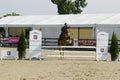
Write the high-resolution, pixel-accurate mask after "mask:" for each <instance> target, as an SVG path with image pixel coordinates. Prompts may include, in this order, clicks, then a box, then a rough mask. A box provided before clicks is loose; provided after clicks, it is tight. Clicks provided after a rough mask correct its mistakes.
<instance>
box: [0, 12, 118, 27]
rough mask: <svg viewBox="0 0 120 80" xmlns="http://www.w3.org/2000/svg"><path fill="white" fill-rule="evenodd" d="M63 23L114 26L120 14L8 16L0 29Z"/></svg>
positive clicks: (0, 23) (77, 25) (1, 21)
mask: <svg viewBox="0 0 120 80" xmlns="http://www.w3.org/2000/svg"><path fill="white" fill-rule="evenodd" d="M64 23H68V25H70V26H72V27H84V26H85V27H91V26H94V25H97V24H98V25H100V24H102V25H106V24H112V25H115V24H120V14H79V15H35V16H8V17H5V18H2V19H0V27H6V26H7V27H33V26H34V27H61V26H63V25H64Z"/></svg>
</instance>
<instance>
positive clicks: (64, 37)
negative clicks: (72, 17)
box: [58, 23, 71, 56]
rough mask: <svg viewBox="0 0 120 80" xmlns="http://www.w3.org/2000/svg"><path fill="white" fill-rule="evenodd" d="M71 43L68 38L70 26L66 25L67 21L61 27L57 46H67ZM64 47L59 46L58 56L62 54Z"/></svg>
mask: <svg viewBox="0 0 120 80" xmlns="http://www.w3.org/2000/svg"><path fill="white" fill-rule="evenodd" d="M70 44H71V38H70V27H68V25H67V23H65V24H64V26H63V27H62V28H61V34H60V36H59V39H58V46H67V45H70ZM64 49H65V48H62V47H60V48H59V51H60V56H62V55H63V56H64Z"/></svg>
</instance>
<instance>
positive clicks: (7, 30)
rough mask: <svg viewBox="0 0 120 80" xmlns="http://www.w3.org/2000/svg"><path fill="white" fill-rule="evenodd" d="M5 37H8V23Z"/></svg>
mask: <svg viewBox="0 0 120 80" xmlns="http://www.w3.org/2000/svg"><path fill="white" fill-rule="evenodd" d="M5 37H8V27H7V25H6V26H5Z"/></svg>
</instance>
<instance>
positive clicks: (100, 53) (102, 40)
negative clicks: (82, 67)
mask: <svg viewBox="0 0 120 80" xmlns="http://www.w3.org/2000/svg"><path fill="white" fill-rule="evenodd" d="M96 47H97V48H96V60H99V59H103V60H107V54H108V33H106V32H99V33H97V44H96Z"/></svg>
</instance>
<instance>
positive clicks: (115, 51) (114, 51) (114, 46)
mask: <svg viewBox="0 0 120 80" xmlns="http://www.w3.org/2000/svg"><path fill="white" fill-rule="evenodd" d="M110 54H111V60H112V61H115V60H117V59H118V55H119V47H118V39H117V36H116V34H115V33H114V32H113V34H112V40H111V46H110Z"/></svg>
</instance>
